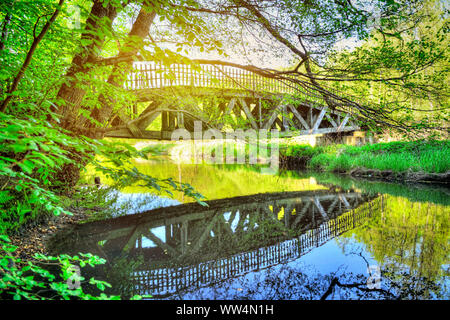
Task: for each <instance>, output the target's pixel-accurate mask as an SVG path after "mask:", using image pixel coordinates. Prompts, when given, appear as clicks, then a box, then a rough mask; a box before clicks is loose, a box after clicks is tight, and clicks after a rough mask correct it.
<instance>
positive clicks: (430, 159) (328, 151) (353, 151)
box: [280, 140, 450, 173]
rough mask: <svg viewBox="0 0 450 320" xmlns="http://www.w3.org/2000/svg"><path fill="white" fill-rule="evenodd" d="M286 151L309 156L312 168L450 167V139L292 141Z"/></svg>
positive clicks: (435, 169)
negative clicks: (315, 144)
mask: <svg viewBox="0 0 450 320" xmlns="http://www.w3.org/2000/svg"><path fill="white" fill-rule="evenodd" d="M280 150H281V152H282V155H285V156H291V157H297V158H302V157H303V158H306V159H307V166H308V167H309V168H311V169H316V170H324V171H349V170H351V169H355V168H366V169H378V170H392V171H395V172H405V171H408V170H409V171H414V172H427V173H443V172H447V171H449V170H450V141H448V140H446V141H436V140H432V141H424V140H419V141H407V142H389V143H377V144H373V145H366V146H359V147H356V146H345V145H334V146H325V147H310V146H305V145H288V146H285V147H284V148H280Z"/></svg>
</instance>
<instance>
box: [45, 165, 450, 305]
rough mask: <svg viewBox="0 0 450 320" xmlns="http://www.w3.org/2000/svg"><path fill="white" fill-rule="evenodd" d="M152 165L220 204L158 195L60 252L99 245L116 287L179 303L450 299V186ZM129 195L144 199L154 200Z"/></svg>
mask: <svg viewBox="0 0 450 320" xmlns="http://www.w3.org/2000/svg"><path fill="white" fill-rule="evenodd" d="M146 170H149V171H151V172H152V173H156V175H158V174H159V173H161V174H162V173H163V172H164V174H165V175H166V176H167V175H171V176H174V175H177V174H180V173H181V174H182V176H183V179H182V180H185V179H186V178H188V179H190V180H189V181H187V182H189V183H191V184H192V185H194V186H195V187H196V188H197V190H198V191H199V192H201V193H203V194H206V195H207V196H208V198H209V199H215V200H211V201H209V207H202V206H200V205H198V204H196V203H186V204H183V205H177V204H179V203H180V202H185V199H183V198H180V197H177V198H176V199H177V200H171V201H169V200H164V199H161V198H158V197H156V198H155V197H154V196H151V195H149V197H151V199H150V200H152V199H153V200H156V201H147V204H146V206H147V207H143V206H142V205H140V204H139V205H136V206H135V208H134V209H132V210H131V211H132V212H133V213H135V212H142V211H144V210H149V211H146V212H143V213H139V214H132V215H127V216H123V217H116V218H114V219H108V220H103V221H97V222H91V223H86V224H84V225H80V226H76V227H75V228H73V229H72V230H68V231H67V232H66V233H61V234H59V235H58V236H57V237H55V238H54V240H53V242H52V243H51V244H50V249H51V250H53V251H54V252H55V253H56V252H64V253H70V254H76V253H78V252H91V253H94V254H97V255H99V256H101V257H104V258H106V259H107V261H108V264H107V265H106V266H105V267H104V268H97V269H96V270H92V273H93V275H94V276H95V277H96V278H99V279H105V280H106V281H108V282H110V283H112V284H113V288H112V289H111V292H110V293H114V294H121V295H122V296H125V297H126V296H131V295H133V294H152V295H153V296H154V297H155V298H169V299H321V298H326V299H398V298H400V299H402V298H403V299H448V298H449V293H450V290H449V278H448V276H449V265H450V264H449V260H448V249H449V221H450V220H449V217H450V197H449V189H447V188H437V187H433V186H424V185H411V186H408V185H401V184H386V183H381V182H368V181H364V180H353V179H350V178H347V177H342V176H335V175H329V174H319V173H309V172H292V171H290V172H289V171H288V172H281V173H280V174H279V175H278V176H265V175H261V174H260V173H258V171H257V170H256V169H254V168H253V169H252V168H247V167H244V166H241V167H237V166H211V165H204V166H202V165H198V166H197V165H196V166H181V167H180V166H179V165H174V164H167V163H159V164H155V165H154V166H153V165H152V167H148V168H147V169H146ZM197 182H201V183H200V184H198V183H197ZM299 190H300V191H299ZM128 191H130V190H128ZM131 191H134V192H137V191H138V190H131ZM141 191H142V190H141ZM274 191H279V192H274ZM281 191H282V192H281ZM258 192H262V194H256V195H255V193H258ZM225 195H228V196H229V197H231V196H233V198H225ZM121 197H122V201H128V202H129V201H130V200H131V201H132V202H133V203H141V201H144V200H145V199H144V198H146V195H145V194H139V193H128V194H121ZM224 198H225V199H224ZM147 200H149V199H147ZM144 202H145V201H144ZM161 206H165V208H158V207H161ZM371 267H376V268H378V270H380V276H381V277H380V279H379V282H378V285H377V286H376V287H371V286H368V283H367V280H368V277H369V272H368V270H370V268H371ZM84 276H85V277H88V276H87V275H84Z"/></svg>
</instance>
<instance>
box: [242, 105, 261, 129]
mask: <svg viewBox="0 0 450 320" xmlns="http://www.w3.org/2000/svg"><path fill="white" fill-rule="evenodd" d="M239 102H240V103H241V108H242V110H244V113H245V115H246V116H247V119H248V120H249V121H250V124H251V125H252V127H253V129H255V130H258V125H257V124H256V122H255V118H254V117H253V115H252V113H251V112H250V110H249V108H248V106H247V103H246V102H245V100H244V99H242V98H240V99H239Z"/></svg>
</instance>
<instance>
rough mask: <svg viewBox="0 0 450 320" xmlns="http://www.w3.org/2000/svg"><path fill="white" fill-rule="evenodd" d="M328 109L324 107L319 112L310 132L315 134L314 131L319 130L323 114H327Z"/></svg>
mask: <svg viewBox="0 0 450 320" xmlns="http://www.w3.org/2000/svg"><path fill="white" fill-rule="evenodd" d="M327 109H328V107H324V108H323V109H322V111H320V114H319V116H318V117H317V119H316V122H315V123H314V125H313V127H312V132H313V133H315V131H316V130H317V129H318V128H319V125H320V123H321V122H322V119H323V117H324V116H325V113H326V112H327Z"/></svg>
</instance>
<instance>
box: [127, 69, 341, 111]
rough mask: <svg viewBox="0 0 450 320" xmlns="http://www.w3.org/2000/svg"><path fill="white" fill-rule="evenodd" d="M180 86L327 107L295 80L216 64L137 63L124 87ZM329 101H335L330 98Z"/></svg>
mask: <svg viewBox="0 0 450 320" xmlns="http://www.w3.org/2000/svg"><path fill="white" fill-rule="evenodd" d="M177 86H180V87H198V88H214V89H232V90H245V91H252V92H256V93H270V94H289V95H295V96H296V98H297V99H302V100H304V101H305V102H307V103H312V104H317V105H326V102H325V99H324V96H323V94H322V93H321V92H319V91H318V90H317V89H314V88H312V87H307V86H302V85H300V84H299V82H298V78H296V77H295V76H289V75H285V76H283V79H279V78H271V77H266V76H263V75H261V74H258V73H255V72H251V71H249V70H245V69H241V68H238V67H233V66H224V65H217V64H200V65H187V64H177V63H175V64H172V65H170V66H166V65H163V64H162V63H156V62H153V61H142V62H135V63H134V71H133V72H132V73H130V74H129V75H128V79H127V81H126V83H125V88H126V89H128V90H143V89H158V88H166V87H177ZM327 90H328V91H330V92H332V93H333V94H336V95H338V96H339V93H338V92H335V90H333V89H329V88H327ZM328 99H329V100H333V98H331V97H330V98H328Z"/></svg>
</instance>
